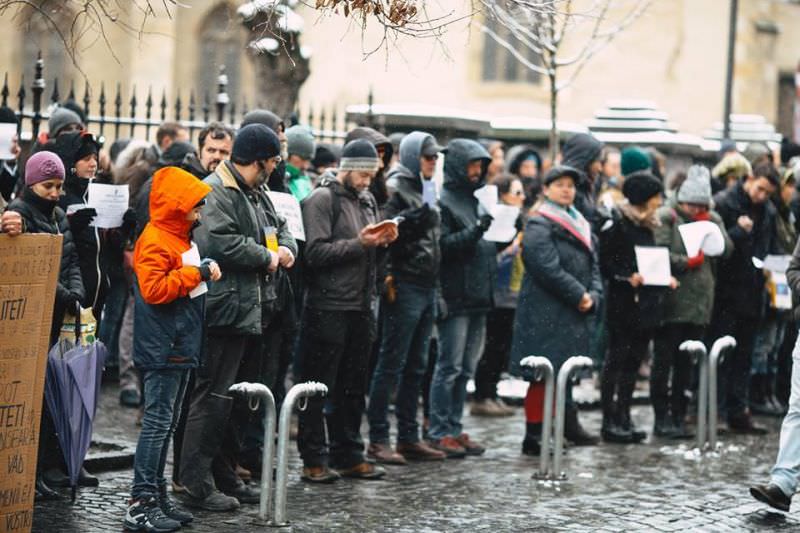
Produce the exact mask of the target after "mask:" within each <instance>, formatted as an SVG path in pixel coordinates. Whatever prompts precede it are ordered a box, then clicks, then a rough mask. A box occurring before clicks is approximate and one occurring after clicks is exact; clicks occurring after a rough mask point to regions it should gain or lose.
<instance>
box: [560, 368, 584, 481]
mask: <svg viewBox="0 0 800 533" xmlns="http://www.w3.org/2000/svg"><path fill="white" fill-rule="evenodd" d="M593 365H594V361H592V360H591V359H589V358H588V357H586V356H583V355H575V356H573V357H570V358H569V359H567V360H566V361H565V362H564V364H563V365H562V366H561V369H560V370H559V371H558V379H557V383H556V433H555V437H554V439H555V444H554V446H553V474H552V478H553V479H566V477H567V476H566V474H564V473H563V472H562V471H561V455H562V453H563V451H564V411H565V404H566V402H567V381H568V380H569V377H570V374H572V371H573V370H575V369H578V368H587V367H588V368H591V367H592V366H593Z"/></svg>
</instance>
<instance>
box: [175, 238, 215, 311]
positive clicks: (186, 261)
mask: <svg viewBox="0 0 800 533" xmlns="http://www.w3.org/2000/svg"><path fill="white" fill-rule="evenodd" d="M181 261H182V262H183V266H193V267H199V266H200V250H199V249H198V248H197V244H195V243H192V247H191V248H189V249H188V250H186V251H185V252H183V253H182V254H181ZM207 292H208V284H206V282H205V281H204V282H202V283H200V285H198V286H197V287H195V288H194V289H192V291H191V292H190V293H189V298H197V297H198V296H200V295H202V294H205V293H207Z"/></svg>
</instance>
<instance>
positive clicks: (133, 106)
mask: <svg viewBox="0 0 800 533" xmlns="http://www.w3.org/2000/svg"><path fill="white" fill-rule="evenodd" d="M136 104H137V102H136V85H134V86H133V91H132V92H131V139H133V131H134V130H135V129H136V124H135V121H134V119H135V118H136Z"/></svg>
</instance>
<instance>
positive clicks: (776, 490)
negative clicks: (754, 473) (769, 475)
mask: <svg viewBox="0 0 800 533" xmlns="http://www.w3.org/2000/svg"><path fill="white" fill-rule="evenodd" d="M750 495H751V496H752V497H753V498H755V499H756V500H758V501H760V502H763V503H766V504H767V505H769V506H770V507H774V508H775V509H777V510H779V511H784V512H786V513H788V512H789V506H790V505H791V504H792V498H791V497H790V496H787V495H786V494H785V493H784V492H783V490H781V488H780V487H779V486H777V485H773V484H772V483H769V484H767V485H753V486H752V487H750Z"/></svg>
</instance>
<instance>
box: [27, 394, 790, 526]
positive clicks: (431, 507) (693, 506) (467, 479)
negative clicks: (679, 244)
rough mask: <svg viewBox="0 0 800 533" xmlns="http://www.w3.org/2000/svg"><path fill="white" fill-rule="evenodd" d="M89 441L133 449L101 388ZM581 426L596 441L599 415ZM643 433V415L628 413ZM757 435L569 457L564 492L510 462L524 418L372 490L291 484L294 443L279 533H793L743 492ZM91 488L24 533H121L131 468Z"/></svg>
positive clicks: (528, 466)
mask: <svg viewBox="0 0 800 533" xmlns="http://www.w3.org/2000/svg"><path fill="white" fill-rule="evenodd" d="M100 416H101V418H100V420H99V421H98V429H97V432H96V433H97V434H102V435H106V434H108V435H109V436H112V437H113V438H114V439H129V440H134V439H135V437H136V434H137V428H136V427H135V425H134V421H135V411H134V410H130V409H122V408H120V407H119V406H118V405H117V403H116V389H115V388H114V387H113V386H106V387H104V391H103V403H102V411H101V415H100ZM581 417H582V420H584V421H585V424H586V425H587V426H588V428H590V429H591V430H593V431H595V432H599V426H600V414H599V412H598V411H584V412H582V413H581ZM634 418H635V420H636V422H637V423H638V424H639V425H640V426H642V427H646V428H649V427H650V426H651V424H652V418H651V410H650V408H648V407H645V406H642V407H637V408H635V411H634ZM761 422H762V423H764V424H765V425H768V426H769V427H770V429H771V432H770V434H769V435H767V436H766V437H760V438H759V437H750V436H746V437H745V436H732V435H722V436H721V439H720V440H721V449H720V452H719V453H710V454H705V455H700V454H698V453H696V452H693V451H692V450H691V449H690V446H691V445H692V444H693V441H692V442H689V443H683V444H679V443H677V442H675V441H668V440H658V439H656V440H652V439H649V440H648V441H647V442H646V443H644V444H642V445H600V446H597V447H592V448H572V449H569V450H568V451H567V453H566V456H565V457H564V461H563V466H564V468H565V470H566V471H567V473H568V479H567V481H564V482H558V483H553V482H539V481H536V480H533V479H532V478H531V475H532V473H533V472H534V471H535V470H536V469H537V467H538V458H531V457H526V456H523V455H521V454H520V442H521V440H522V436H523V433H524V417H523V415H522V410H521V409H519V410H518V412H517V414H516V415H515V416H513V417H509V418H494V419H489V418H476V417H472V416H469V415H468V414H467V415H465V424H464V425H465V428H466V430H467V431H468V432H469V433H470V435H471V436H472V438H473V439H475V440H478V441H481V442H482V443H484V444H485V445H486V446H487V447H488V451H487V452H486V454H485V455H483V456H481V457H478V458H468V459H464V460H451V461H446V462H442V463H416V464H411V465H409V466H406V467H399V466H396V467H389V468H388V470H389V474H388V475H387V477H386V478H385V479H383V480H380V481H354V480H341V481H340V482H338V483H337V484H335V485H330V486H325V485H308V484H305V483H303V482H302V481H300V479H299V469H300V462H299V459H298V456H297V453H296V449H295V447H294V445H292V448H291V450H292V454H291V463H290V475H289V490H288V515H289V519H290V521H291V525H290V527H288V528H283V529H282V530H283V531H292V532H324V531H343V532H360V531H381V532H382V531H391V532H409V533H411V532H435V531H446V532H451V531H452V532H456V531H458V532H460V531H470V532H471V531H487V532H488V531H492V532H495V531H534V530H535V531H800V517H798V515H796V514H795V513H789V514H783V513H777V512H769V511H767V509H766V507H765V506H764V505H763V504H759V503H758V502H755V501H754V500H753V499H752V498H751V497H750V496H749V494H748V492H747V487H748V485H749V484H751V483H754V482H763V481H764V480H766V477H767V475H768V472H769V468H770V466H771V464H772V462H773V461H774V458H775V454H776V452H777V445H778V431H779V427H780V420H778V419H761ZM99 477H100V480H101V484H100V487H99V488H96V489H82V490H81V491H80V494H79V497H78V500H77V502H76V503H75V504H71V503H69V502H68V500H65V501H62V502H46V503H42V504H40V505H38V506H37V507H36V511H35V514H34V528H33V530H34V531H37V532H42V533H45V532H47V533H50V532H61V531H63V532H81V533H82V532H95V531H98V532H99V531H121V530H122V526H121V523H122V518H123V516H124V512H125V504H126V499H127V497H128V491H129V488H130V483H131V479H132V471H131V470H121V471H113V472H105V473H102V474H100V476H99ZM256 515H257V506H254V505H248V506H244V507H243V508H242V510H240V511H239V512H236V513H224V514H214V513H197V514H196V515H195V516H196V519H195V524H194V525H193V526H192V527H187V528H184V530H186V531H194V532H220V531H264V530H265V529H266V527H265V526H264V525H263V524H259V523H258V521H257V516H256Z"/></svg>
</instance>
